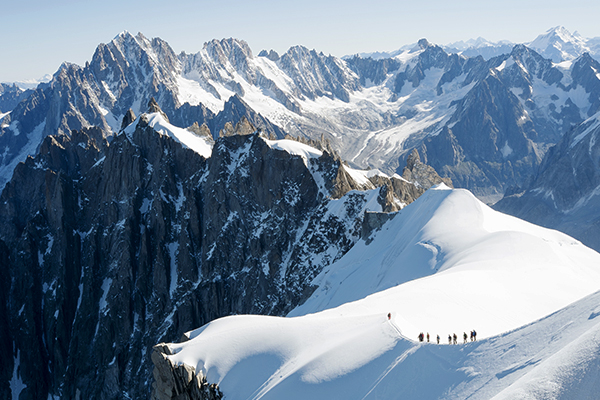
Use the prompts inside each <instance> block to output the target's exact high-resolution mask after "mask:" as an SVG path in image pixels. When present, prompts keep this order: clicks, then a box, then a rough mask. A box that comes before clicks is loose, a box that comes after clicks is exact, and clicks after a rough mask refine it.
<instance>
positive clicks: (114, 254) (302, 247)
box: [0, 102, 441, 399]
mask: <svg viewBox="0 0 600 400" xmlns="http://www.w3.org/2000/svg"><path fill="white" fill-rule="evenodd" d="M150 108H151V109H150V110H149V111H152V112H155V113H157V112H162V111H161V110H157V109H156V103H155V102H151V103H150ZM127 114H128V115H130V113H127ZM151 116H152V114H147V115H146V114H142V115H141V116H139V117H138V118H137V119H135V121H133V122H132V123H131V124H130V125H129V126H128V127H127V128H126V129H125V130H124V131H122V133H120V134H118V135H116V136H114V137H113V138H112V139H111V141H108V140H107V139H106V138H105V137H104V132H103V131H102V130H101V129H100V128H85V129H82V130H77V131H72V132H71V134H70V135H50V136H47V137H46V138H45V139H44V140H43V142H42V145H41V147H40V151H39V154H38V155H37V156H36V157H29V158H28V159H27V160H26V161H25V162H24V163H21V164H18V165H17V167H16V169H15V172H14V174H13V177H12V179H11V181H10V182H9V183H8V184H7V185H6V187H5V188H4V190H3V192H2V195H1V196H0V259H2V260H3V264H2V265H3V266H5V270H4V271H5V273H6V279H5V280H3V282H4V283H2V285H3V289H5V290H2V297H0V300H2V302H1V304H0V319H2V320H3V321H6V322H7V323H6V324H2V327H3V328H2V329H0V343H2V346H4V347H6V349H5V350H6V352H5V353H3V355H4V358H3V360H4V361H3V363H2V365H3V367H2V368H1V369H0V393H1V396H2V397H4V398H9V397H11V396H16V395H18V396H19V398H21V399H37V398H47V397H58V398H98V399H116V398H123V397H135V398H148V397H149V396H150V389H149V388H150V387H151V382H152V373H151V372H152V365H151V362H150V356H151V348H152V346H153V345H154V344H156V343H159V342H161V341H165V340H176V339H178V338H179V337H180V336H181V334H182V333H183V332H185V331H188V330H190V329H191V328H192V327H195V326H199V325H202V324H204V323H206V322H208V321H210V320H213V319H215V318H218V317H220V316H224V315H230V314H237V313H259V314H272V315H282V314H285V313H286V312H287V311H289V310H290V309H291V307H293V306H294V305H296V304H298V303H299V302H301V301H302V300H303V299H305V298H306V297H307V296H308V295H309V294H310V293H311V292H312V286H311V281H312V279H313V277H314V276H316V274H318V273H319V272H320V271H321V270H322V268H324V267H325V266H327V265H329V264H330V263H331V262H333V261H334V260H336V259H338V258H339V257H341V256H342V255H343V254H345V252H347V251H348V249H349V248H351V247H352V245H353V244H354V243H355V242H356V241H357V240H358V238H359V237H360V235H361V234H362V232H363V227H362V224H363V215H364V211H365V210H374V211H380V212H381V211H382V210H385V209H388V210H394V209H398V208H399V207H402V206H403V205H404V204H407V203H409V202H410V201H412V200H414V198H415V197H418V196H419V195H420V194H421V193H423V192H424V190H425V189H426V188H427V185H429V184H433V183H438V182H441V178H439V176H437V174H435V171H432V170H431V169H428V168H427V167H426V166H424V165H423V164H422V163H421V162H420V161H419V160H418V154H416V153H415V154H414V155H413V157H412V159H411V160H412V161H411V163H412V164H411V165H410V166H408V167H407V173H406V174H407V175H406V176H409V175H408V174H409V173H410V174H412V176H414V177H415V179H413V180H412V182H419V184H418V185H416V184H415V183H411V182H409V181H408V180H406V179H403V178H401V177H399V176H397V177H391V178H390V177H386V176H384V175H383V174H381V173H379V172H377V171H371V172H370V173H369V172H366V171H357V170H353V169H351V168H349V167H346V166H344V165H343V164H342V163H341V161H340V159H339V157H338V156H336V155H335V154H331V153H328V152H327V151H326V150H318V149H315V148H312V147H309V146H308V145H305V144H302V143H299V142H296V141H291V140H270V139H267V138H265V137H264V136H263V135H262V134H261V133H259V132H258V131H257V130H256V129H254V130H253V132H250V133H249V132H248V130H247V125H246V124H237V131H235V130H234V132H233V133H234V134H233V135H230V136H228V135H224V136H222V137H219V138H217V139H216V140H215V142H214V147H213V150H212V154H211V155H210V157H208V158H206V157H203V156H201V155H199V154H197V153H195V152H194V151H193V150H192V149H190V148H186V147H185V146H183V145H182V143H180V142H178V141H176V140H174V138H172V137H170V136H169V135H166V134H163V133H160V132H157V131H155V130H154V129H153V128H152V126H151V125H149V124H148V121H150V120H151V118H152V117H151ZM132 118H133V117H132V116H131V115H130V117H129V118H128V120H129V122H131V119H132ZM246 123H247V124H249V122H246ZM125 125H126V123H125ZM242 133H243V134H242ZM322 147H323V149H326V148H327V145H323V146H322ZM436 177H437V178H436ZM357 180H358V181H357ZM363 189H367V190H366V191H365V190H363ZM370 229H377V226H372V227H371V228H370ZM11 393H12V395H11Z"/></svg>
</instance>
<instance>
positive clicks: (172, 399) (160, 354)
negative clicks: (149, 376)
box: [150, 343, 223, 400]
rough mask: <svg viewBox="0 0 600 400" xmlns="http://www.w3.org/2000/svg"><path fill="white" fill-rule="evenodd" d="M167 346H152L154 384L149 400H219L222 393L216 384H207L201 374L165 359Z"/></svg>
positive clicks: (168, 350) (167, 352)
mask: <svg viewBox="0 0 600 400" xmlns="http://www.w3.org/2000/svg"><path fill="white" fill-rule="evenodd" d="M170 354H171V351H170V349H169V346H167V345H166V344H164V343H161V344H158V345H156V346H154V349H153V352H152V362H153V363H154V372H153V375H154V383H152V396H151V397H150V399H151V400H221V399H222V398H223V393H222V392H221V391H220V390H219V386H218V385H217V384H214V383H213V384H209V383H208V382H207V381H206V378H205V377H204V376H203V375H202V373H201V372H200V373H198V374H197V373H196V370H195V368H194V367H191V366H189V365H186V364H181V365H174V364H173V362H171V360H170V359H169V358H168V357H166V356H167V355H170Z"/></svg>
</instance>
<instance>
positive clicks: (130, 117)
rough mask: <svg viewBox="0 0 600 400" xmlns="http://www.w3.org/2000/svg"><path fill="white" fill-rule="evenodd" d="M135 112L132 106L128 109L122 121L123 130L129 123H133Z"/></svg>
mask: <svg viewBox="0 0 600 400" xmlns="http://www.w3.org/2000/svg"><path fill="white" fill-rule="evenodd" d="M135 118H136V116H135V114H134V112H133V110H132V109H131V108H130V109H129V110H127V112H126V113H125V115H124V116H123V121H122V122H121V130H123V129H125V128H127V127H128V126H129V125H131V123H132V122H133V121H135Z"/></svg>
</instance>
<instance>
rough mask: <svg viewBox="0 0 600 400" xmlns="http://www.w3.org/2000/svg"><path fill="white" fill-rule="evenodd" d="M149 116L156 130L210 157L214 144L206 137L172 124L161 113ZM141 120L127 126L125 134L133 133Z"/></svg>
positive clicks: (149, 123) (149, 120) (149, 121)
mask: <svg viewBox="0 0 600 400" xmlns="http://www.w3.org/2000/svg"><path fill="white" fill-rule="evenodd" d="M146 117H147V118H148V125H149V126H151V127H152V128H153V129H154V130H155V131H156V132H158V133H160V134H162V135H167V136H170V137H172V138H173V139H175V140H176V141H178V142H179V143H181V144H183V145H184V146H185V147H188V148H190V149H192V150H193V151H195V152H196V153H198V154H200V155H201V156H202V157H204V158H209V157H210V156H211V154H212V144H211V143H210V142H208V141H206V140H205V138H203V137H201V136H198V135H196V134H195V133H193V132H190V131H188V130H187V129H182V128H178V127H176V126H174V125H171V124H170V123H169V122H167V120H166V119H165V118H164V117H163V116H162V115H161V114H160V113H151V114H146ZM139 121H140V118H138V119H137V120H135V122H133V123H132V124H131V125H129V126H128V127H127V128H125V134H127V135H131V134H132V133H133V132H134V131H135V129H136V128H137V125H138V123H139Z"/></svg>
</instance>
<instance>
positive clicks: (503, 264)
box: [169, 187, 600, 399]
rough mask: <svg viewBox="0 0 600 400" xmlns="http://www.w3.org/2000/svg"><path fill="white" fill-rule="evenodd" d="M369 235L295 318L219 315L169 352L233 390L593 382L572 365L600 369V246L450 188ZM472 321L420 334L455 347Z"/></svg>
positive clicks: (450, 391) (242, 394)
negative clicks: (428, 341) (469, 335)
mask: <svg viewBox="0 0 600 400" xmlns="http://www.w3.org/2000/svg"><path fill="white" fill-rule="evenodd" d="M368 242H369V244H366V242H359V243H358V244H357V245H355V247H354V248H353V249H352V250H351V251H350V252H348V253H347V254H346V255H345V256H344V257H343V258H342V259H341V260H339V261H338V262H337V263H334V264H333V265H332V266H331V267H330V268H329V269H328V270H327V271H326V272H324V273H323V274H322V275H321V276H319V277H318V278H317V279H316V280H315V283H317V284H319V289H318V290H317V291H316V292H315V293H314V294H313V296H312V297H311V298H310V299H309V300H308V301H307V302H306V303H305V305H303V306H301V307H299V308H297V309H296V310H295V311H293V312H292V313H291V314H290V316H289V317H288V318H273V317H259V316H236V317H228V318H225V319H220V320H217V321H214V322H212V323H210V324H208V325H205V326H204V327H202V328H200V329H198V330H196V331H193V332H191V333H190V334H189V336H190V338H191V340H190V341H187V342H184V343H181V344H172V345H170V348H171V350H172V352H173V353H174V355H172V356H169V358H170V359H171V360H172V361H173V362H174V363H176V364H177V363H184V364H187V365H190V366H193V367H194V368H196V371H198V372H202V374H203V375H204V376H206V377H207V379H208V381H209V382H211V383H218V384H219V385H220V387H221V389H222V390H223V392H224V394H225V396H228V397H230V398H250V399H259V398H263V399H277V398H288V399H292V398H308V397H310V398H344V399H363V398H399V397H401V398H413V399H417V398H418V399H429V398H456V399H464V398H467V397H469V396H471V397H469V398H480V399H489V398H491V397H493V396H494V395H499V396H500V397H499V398H511V397H510V396H513V395H514V393H519V394H521V395H522V394H523V393H530V394H531V393H534V394H535V393H559V392H561V391H562V393H565V391H566V390H588V389H589V388H590V387H591V388H592V389H589V390H593V389H594V388H595V387H596V386H597V383H595V384H594V382H595V381H594V379H593V376H594V375H593V374H594V372H593V370H592V372H591V374H592V375H586V374H585V373H584V374H580V376H581V377H582V378H583V379H587V378H589V377H590V376H592V378H590V379H589V382H588V385H587V386H586V387H584V388H583V389H582V388H580V387H577V386H576V385H575V386H573V385H574V383H575V381H574V379H573V377H572V375H570V372H574V371H576V370H577V369H583V370H586V367H587V366H589V365H591V366H594V365H598V358H597V357H596V355H597V353H598V350H599V347H600V324H598V321H597V320H595V317H596V316H598V315H600V313H599V311H600V310H598V306H597V304H598V298H599V297H600V295H598V294H597V293H596V294H594V292H596V291H598V290H599V289H600V255H599V254H598V253H595V252H594V251H592V250H590V249H588V248H587V247H585V246H583V245H581V244H580V243H579V242H577V241H575V240H573V239H571V238H570V237H568V236H566V235H563V234H561V233H558V232H556V231H551V230H547V229H544V228H539V227H537V226H534V225H531V224H529V223H526V222H523V221H521V220H518V219H516V218H512V217H508V216H505V215H503V214H500V213H497V212H495V211H493V210H491V209H490V208H488V207H487V206H485V205H483V204H482V203H480V202H479V201H478V200H476V199H475V198H474V197H473V196H472V195H471V194H470V193H469V192H467V191H464V190H446V189H445V188H443V187H440V188H437V190H430V191H428V192H427V193H426V194H425V195H423V196H422V197H421V198H420V199H419V200H417V201H416V202H414V203H413V204H412V205H410V206H409V207H406V208H404V209H403V210H402V211H401V212H400V213H399V215H397V216H396V217H395V218H394V219H392V220H391V221H389V222H388V223H387V224H386V225H384V226H383V228H382V229H381V230H380V231H378V232H376V233H375V234H374V235H373V236H372V237H371V238H370V239H369V240H368ZM587 295H591V297H590V298H588V299H584V300H581V299H582V298H583V297H585V296H587ZM364 296H367V297H364ZM353 300H356V301H353ZM578 300H581V301H580V302H579V303H577V304H574V305H572V306H569V304H571V303H573V302H576V301H578ZM338 305H339V306H338ZM336 306H338V307H336ZM332 307H335V308H332ZM565 307H567V308H566V309H563V308H565ZM561 309H563V310H561ZM558 310H561V311H559V312H557V313H556V314H555V315H551V316H550V317H546V316H547V315H549V314H551V313H553V312H556V311H558ZM313 312H314V313H313ZM388 312H389V313H391V314H392V318H391V321H388V320H387V317H386V315H387V313H388ZM292 316H295V317H292ZM540 318H544V319H542V320H541V321H538V322H535V321H537V320H538V319H540ZM527 324H531V325H529V326H526V325H527ZM471 329H476V330H477V331H478V334H479V335H478V337H479V338H480V339H484V340H483V341H480V342H478V343H472V344H468V345H466V346H462V345H461V346H447V345H443V346H433V345H419V344H417V343H415V342H414V341H413V340H411V339H416V335H417V333H418V332H420V331H423V332H430V333H431V334H432V336H433V337H434V338H435V335H436V334H440V336H441V338H442V343H447V339H446V337H447V335H448V334H449V333H457V334H458V335H459V336H462V333H463V332H464V331H466V332H469V331H470V330H471ZM507 331H511V332H509V333H506V332H507ZM486 338H488V339H486ZM561 364H565V365H566V366H565V367H564V368H563V367H559V366H560V365H561ZM540 377H541V378H540ZM513 384H514V385H513ZM594 385H595V386H594ZM502 396H505V397H502ZM538 396H539V394H538Z"/></svg>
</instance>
